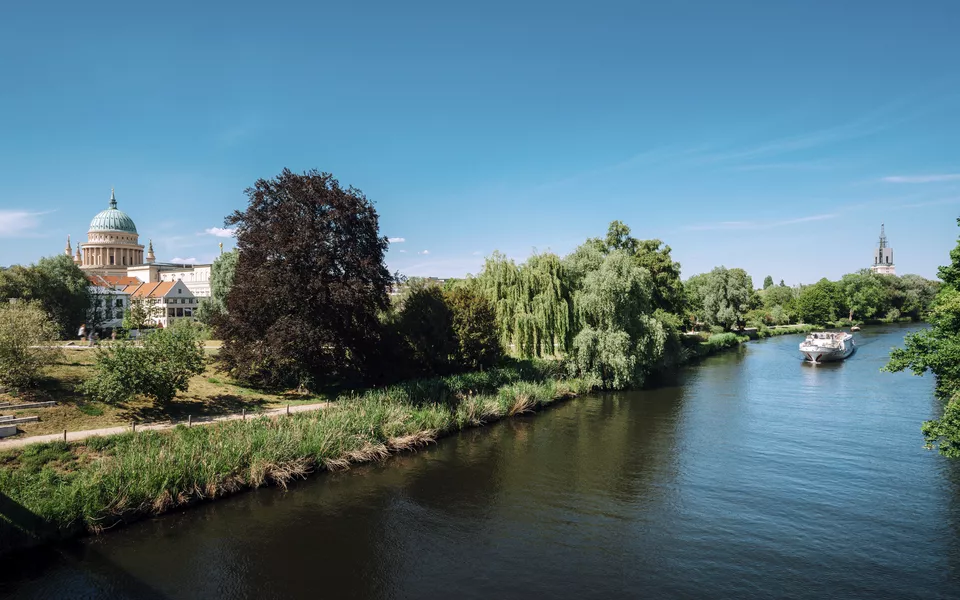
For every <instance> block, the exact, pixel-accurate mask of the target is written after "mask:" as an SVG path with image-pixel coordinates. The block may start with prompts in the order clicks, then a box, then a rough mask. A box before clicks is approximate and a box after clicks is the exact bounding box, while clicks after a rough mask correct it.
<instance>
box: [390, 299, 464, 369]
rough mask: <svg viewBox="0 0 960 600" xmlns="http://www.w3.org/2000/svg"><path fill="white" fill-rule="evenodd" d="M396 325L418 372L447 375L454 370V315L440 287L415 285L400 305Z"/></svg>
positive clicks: (409, 358)
mask: <svg viewBox="0 0 960 600" xmlns="http://www.w3.org/2000/svg"><path fill="white" fill-rule="evenodd" d="M393 324H394V326H395V327H396V329H397V331H398V333H399V334H400V338H401V339H402V340H403V344H404V346H405V350H406V353H407V354H408V357H407V358H408V360H409V361H410V362H411V363H412V364H413V365H414V368H415V370H416V372H418V373H420V374H447V373H449V372H450V371H451V370H452V369H453V365H454V361H455V355H456V353H457V338H456V335H455V333H454V331H453V311H452V310H450V307H449V306H447V303H446V300H445V298H444V295H443V289H442V288H441V287H440V286H438V285H431V284H414V285H413V286H412V289H410V290H409V291H408V292H407V293H405V294H404V297H403V298H402V300H400V301H399V302H398V307H397V309H396V311H395V316H394V317H393Z"/></svg>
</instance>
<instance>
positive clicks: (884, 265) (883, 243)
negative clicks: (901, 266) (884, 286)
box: [870, 223, 897, 275]
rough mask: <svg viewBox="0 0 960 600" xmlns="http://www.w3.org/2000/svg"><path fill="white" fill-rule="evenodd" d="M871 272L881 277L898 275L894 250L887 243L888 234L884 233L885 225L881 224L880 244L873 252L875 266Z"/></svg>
mask: <svg viewBox="0 0 960 600" xmlns="http://www.w3.org/2000/svg"><path fill="white" fill-rule="evenodd" d="M870 270H871V271H873V272H874V273H880V274H881V275H896V274H897V270H896V268H895V267H894V264H893V248H891V247H890V245H889V244H888V243H887V234H886V232H885V231H884V224H883V223H881V224H880V243H879V244H878V245H877V247H876V248H875V249H874V250H873V264H872V265H871V266H870Z"/></svg>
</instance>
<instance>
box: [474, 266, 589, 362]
mask: <svg viewBox="0 0 960 600" xmlns="http://www.w3.org/2000/svg"><path fill="white" fill-rule="evenodd" d="M473 284H474V285H476V286H477V289H479V291H480V293H481V294H483V295H484V297H486V298H487V299H488V300H489V301H490V302H491V303H492V304H493V305H494V307H495V310H496V315H497V327H498V329H499V331H500V342H501V343H502V344H503V346H504V347H505V348H508V349H511V350H512V351H513V353H514V354H516V355H517V356H522V357H532V356H554V355H557V354H559V353H562V352H565V351H566V350H569V348H570V344H571V342H572V341H573V328H572V326H573V303H572V298H571V290H570V282H569V275H568V274H567V272H566V269H565V267H564V265H563V264H561V261H560V258H559V257H558V256H557V255H556V254H551V253H543V254H534V255H533V256H531V257H530V258H529V259H527V260H526V261H525V262H524V263H523V264H521V265H517V264H516V263H514V261H512V260H510V259H508V258H506V257H505V256H504V255H502V254H500V253H499V252H494V253H493V256H491V257H489V258H487V261H486V264H485V265H484V268H483V271H482V273H481V274H480V276H478V277H477V278H476V279H475V280H473Z"/></svg>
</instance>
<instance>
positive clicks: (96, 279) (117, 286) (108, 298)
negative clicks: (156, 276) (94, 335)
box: [86, 275, 137, 329]
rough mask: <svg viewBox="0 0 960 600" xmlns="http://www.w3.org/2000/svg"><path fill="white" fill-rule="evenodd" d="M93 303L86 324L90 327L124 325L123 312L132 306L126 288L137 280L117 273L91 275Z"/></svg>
mask: <svg viewBox="0 0 960 600" xmlns="http://www.w3.org/2000/svg"><path fill="white" fill-rule="evenodd" d="M87 280H88V281H89V282H90V287H89V290H90V296H91V305H90V310H89V311H88V314H87V323H86V325H87V326H88V328H90V329H116V328H117V327H120V326H121V325H123V313H124V311H126V310H127V307H129V306H130V294H128V293H127V292H126V288H127V286H128V285H130V284H131V283H134V282H136V281H137V280H136V279H135V278H133V277H121V276H117V275H90V276H88V277H87Z"/></svg>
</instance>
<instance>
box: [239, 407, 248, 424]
mask: <svg viewBox="0 0 960 600" xmlns="http://www.w3.org/2000/svg"><path fill="white" fill-rule="evenodd" d="M240 419H241V420H243V421H246V420H247V409H245V408H244V409H241V410H240Z"/></svg>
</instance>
